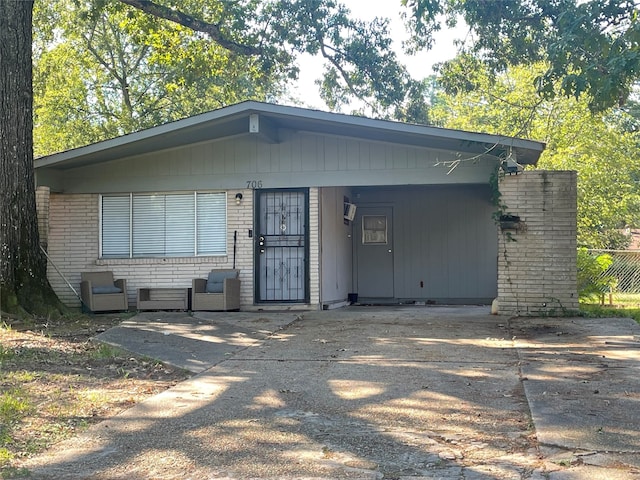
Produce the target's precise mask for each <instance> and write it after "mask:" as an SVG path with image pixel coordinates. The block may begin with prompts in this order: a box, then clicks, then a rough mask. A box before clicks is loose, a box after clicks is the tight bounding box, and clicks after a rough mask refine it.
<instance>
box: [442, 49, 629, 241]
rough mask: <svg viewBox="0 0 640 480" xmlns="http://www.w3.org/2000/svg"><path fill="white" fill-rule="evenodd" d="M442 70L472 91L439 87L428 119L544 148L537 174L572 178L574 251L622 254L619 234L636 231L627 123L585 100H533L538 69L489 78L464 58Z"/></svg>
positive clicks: (625, 116) (514, 70)
mask: <svg viewBox="0 0 640 480" xmlns="http://www.w3.org/2000/svg"><path fill="white" fill-rule="evenodd" d="M449 68H451V69H453V70H454V71H456V72H457V76H458V77H459V78H467V79H468V80H469V81H472V82H473V84H474V89H473V91H467V90H466V89H456V83H455V82H454V83H453V84H451V83H449V82H448V81H447V80H446V79H443V80H442V81H441V84H442V85H443V89H444V91H445V92H446V93H443V94H441V95H440V98H439V100H438V102H436V103H435V106H434V108H433V109H432V111H431V117H432V118H433V119H434V120H435V121H436V122H438V123H439V124H440V125H443V126H447V127H450V128H459V129H463V130H472V131H473V130H475V131H481V132H487V133H494V134H502V135H511V136H518V137H525V138H530V139H533V140H540V141H544V142H545V143H546V148H545V151H544V152H543V154H542V156H541V158H540V161H539V163H538V166H539V167H541V168H547V169H551V170H576V171H578V242H579V244H580V245H583V246H588V247H590V248H625V247H626V245H627V244H628V241H629V239H628V237H626V236H625V235H624V234H622V233H621V230H622V229H623V228H624V227H626V226H632V227H633V226H638V225H640V191H639V190H638V188H637V185H638V180H639V179H640V154H639V151H638V144H639V140H640V137H639V136H638V132H637V131H635V130H634V129H632V128H629V125H632V124H633V120H634V119H633V117H631V116H630V115H629V114H628V113H626V112H625V111H623V110H619V109H612V110H608V111H606V112H603V113H601V114H594V113H592V112H591V111H590V110H589V108H588V102H587V98H586V97H585V96H581V97H580V98H579V99H574V98H554V99H549V100H545V99H543V98H540V97H539V96H538V95H536V92H535V87H534V86H533V82H532V79H533V78H535V77H536V76H537V75H538V74H539V73H540V72H541V71H544V68H545V67H544V66H543V65H532V66H528V67H512V68H510V69H508V70H507V72H506V73H504V74H500V75H495V76H494V75H492V74H491V73H490V72H487V71H486V69H484V68H483V67H482V65H481V64H479V63H477V62H475V61H473V59H470V58H469V57H468V56H466V55H465V56H462V57H461V58H460V59H458V61H457V62H451V63H450V65H449ZM451 78H452V77H451V76H449V77H448V79H451Z"/></svg>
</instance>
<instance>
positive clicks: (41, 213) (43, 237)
mask: <svg viewBox="0 0 640 480" xmlns="http://www.w3.org/2000/svg"><path fill="white" fill-rule="evenodd" d="M49 195H50V191H49V187H38V188H37V189H36V210H37V212H38V232H39V235H40V245H42V246H43V247H44V248H45V250H46V248H47V244H48V243H49Z"/></svg>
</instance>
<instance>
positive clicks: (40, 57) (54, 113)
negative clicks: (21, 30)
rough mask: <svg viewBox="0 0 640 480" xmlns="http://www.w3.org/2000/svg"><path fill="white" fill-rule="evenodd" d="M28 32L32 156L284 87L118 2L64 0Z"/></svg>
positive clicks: (41, 7) (243, 61) (252, 65)
mask: <svg viewBox="0 0 640 480" xmlns="http://www.w3.org/2000/svg"><path fill="white" fill-rule="evenodd" d="M52 24H53V25H56V29H55V41H53V39H52V38H51V37H52V36H53V35H52V32H50V31H49V30H48V29H47V28H46V27H47V26H48V25H52ZM34 30H35V38H34V44H35V45H37V48H35V49H34V50H35V52H36V54H35V55H34V77H35V78H34V109H35V126H34V128H35V130H34V142H35V153H36V156H38V155H45V154H49V153H54V152H58V151H61V150H66V149H69V148H73V147H77V146H80V145H85V144H88V143H93V142H96V141H100V140H104V139H108V138H113V137H116V136H118V135H123V134H125V133H130V132H133V131H137V130H142V129H144V128H149V127H152V126H155V125H159V124H162V123H166V122H170V121H173V120H177V119H180V118H184V117H187V116H191V115H195V114H198V113H202V112H204V111H208V110H213V109H216V108H219V107H221V106H223V105H227V104H231V103H236V102H239V101H242V100H246V99H249V98H250V99H258V100H265V99H267V98H269V97H274V96H276V95H278V94H279V93H280V91H281V84H282V83H283V82H282V76H281V75H279V74H278V72H264V73H263V72H262V71H261V70H260V69H259V68H257V66H256V63H257V60H256V59H254V58H247V57H242V56H238V55H234V54H232V53H231V52H229V51H228V50H226V49H224V48H222V47H220V46H219V45H217V44H216V43H213V42H210V41H208V40H207V39H205V38H202V36H201V35H200V36H199V35H196V34H195V33H194V32H193V31H191V30H189V29H188V28H187V27H184V26H181V25H176V24H174V23H171V22H168V21H165V20H160V19H157V18H155V17H149V15H146V14H145V13H143V12H140V11H137V10H132V9H131V8H130V7H128V6H126V5H124V4H122V3H113V2H112V3H109V4H107V5H105V6H104V8H102V9H100V10H98V11H92V10H88V9H85V8H82V7H81V6H78V5H76V4H75V3H74V2H73V1H71V0H57V1H55V2H40V3H38V4H36V8H35V12H34Z"/></svg>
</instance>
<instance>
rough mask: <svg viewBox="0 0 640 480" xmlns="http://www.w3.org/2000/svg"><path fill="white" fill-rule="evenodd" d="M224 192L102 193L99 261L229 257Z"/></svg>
mask: <svg viewBox="0 0 640 480" xmlns="http://www.w3.org/2000/svg"><path fill="white" fill-rule="evenodd" d="M226 199H227V196H226V194H225V193H199V192H194V193H180V194H129V195H103V196H102V205H101V211H102V216H101V226H100V227H101V245H102V252H101V256H102V258H141V257H190V256H194V255H225V254H226V253H227V241H226V232H227V200H226Z"/></svg>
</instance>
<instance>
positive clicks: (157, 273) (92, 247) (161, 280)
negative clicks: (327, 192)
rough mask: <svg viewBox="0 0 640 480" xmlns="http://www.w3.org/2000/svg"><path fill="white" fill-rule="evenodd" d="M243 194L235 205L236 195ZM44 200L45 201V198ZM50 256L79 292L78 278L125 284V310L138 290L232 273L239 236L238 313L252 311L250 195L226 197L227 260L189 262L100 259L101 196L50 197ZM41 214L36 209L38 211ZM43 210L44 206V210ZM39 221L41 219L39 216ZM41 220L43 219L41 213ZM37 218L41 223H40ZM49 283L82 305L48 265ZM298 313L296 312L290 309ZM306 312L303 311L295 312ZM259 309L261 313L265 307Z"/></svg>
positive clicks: (313, 214) (314, 231)
mask: <svg viewBox="0 0 640 480" xmlns="http://www.w3.org/2000/svg"><path fill="white" fill-rule="evenodd" d="M239 192H240V193H242V195H243V198H242V201H241V204H240V205H236V200H235V196H236V193H239ZM309 197H310V198H309V202H310V239H309V240H310V248H309V250H310V258H309V262H310V274H311V283H310V286H309V290H310V297H311V298H310V303H311V305H312V306H314V307H318V305H319V302H320V300H319V297H320V293H319V292H320V287H319V277H318V275H319V255H320V249H319V241H320V239H319V233H318V231H319V227H318V208H319V207H318V204H319V193H318V189H317V188H312V189H310V195H309ZM43 198H44V197H43ZM47 198H49V209H48V215H49V219H50V222H49V224H50V226H49V252H48V253H49V256H50V259H51V262H53V263H55V265H56V266H57V268H58V269H59V270H60V273H61V274H62V275H64V277H65V278H66V280H67V281H68V282H69V283H70V284H71V285H72V286H73V287H74V288H75V289H76V291H77V292H78V293H79V292H80V273H81V272H87V271H102V270H110V271H112V272H113V274H114V277H115V278H125V279H126V280H127V291H128V297H129V305H130V306H131V307H132V308H134V307H135V304H136V294H137V289H138V288H143V287H184V288H188V287H191V280H192V279H193V278H206V276H207V274H208V272H209V271H211V270H212V269H215V268H232V267H233V256H234V250H233V245H234V232H237V243H236V252H235V267H236V268H237V269H239V270H240V280H241V291H240V304H241V306H242V309H245V310H246V309H252V308H258V306H254V301H253V296H254V283H253V242H254V238H250V237H249V230H250V229H253V228H254V227H253V204H254V197H253V190H249V189H247V190H233V191H229V192H228V193H227V227H228V229H227V255H224V256H218V257H189V258H171V257H167V258H136V259H99V231H98V230H99V215H98V214H99V212H98V209H99V196H98V195H82V194H73V195H70V194H65V195H61V194H55V193H54V194H51V195H50V196H49V197H47ZM39 208H40V207H39ZM42 208H43V209H44V204H43V207H42ZM39 215H40V214H39ZM42 215H45V214H44V213H43V214H42ZM39 218H40V217H39ZM48 277H49V281H50V282H51V285H52V287H53V289H54V290H55V291H56V293H57V294H58V296H59V297H60V299H61V300H62V301H63V302H64V303H65V304H67V305H69V306H74V307H79V306H80V301H79V300H78V298H77V297H76V295H75V294H74V292H73V291H72V290H71V288H70V287H69V286H68V285H67V283H66V281H65V279H64V278H63V277H62V276H61V275H60V274H59V273H58V272H57V271H56V270H55V269H54V268H52V266H51V265H50V268H49V269H48ZM290 307H291V308H297V307H296V306H293V305H292V306H290ZM298 307H304V306H298ZM259 308H265V306H264V305H262V306H259Z"/></svg>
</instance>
